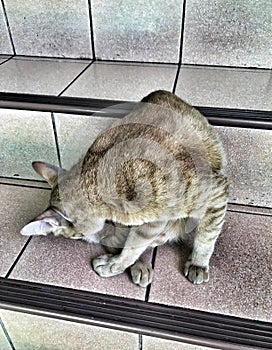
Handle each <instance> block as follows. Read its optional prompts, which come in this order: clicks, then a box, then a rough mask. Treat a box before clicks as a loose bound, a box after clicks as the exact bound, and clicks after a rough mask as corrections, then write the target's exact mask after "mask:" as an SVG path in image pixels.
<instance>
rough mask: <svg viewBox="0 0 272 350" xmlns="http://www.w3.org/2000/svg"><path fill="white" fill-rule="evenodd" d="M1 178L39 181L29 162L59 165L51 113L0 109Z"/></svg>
mask: <svg viewBox="0 0 272 350" xmlns="http://www.w3.org/2000/svg"><path fill="white" fill-rule="evenodd" d="M0 131H1V138H0V175H1V176H15V177H21V178H29V179H38V180H40V177H39V176H38V175H37V174H36V173H35V172H34V170H33V169H32V166H31V163H32V162H33V161H35V160H42V161H46V162H49V163H54V164H58V159H57V151H56V147H55V140H54V133H53V126H52V122H51V115H50V113H43V112H33V111H20V110H11V109H0Z"/></svg>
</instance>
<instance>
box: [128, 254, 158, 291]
mask: <svg viewBox="0 0 272 350" xmlns="http://www.w3.org/2000/svg"><path fill="white" fill-rule="evenodd" d="M130 272H131V277H132V281H133V282H134V283H135V284H138V285H139V286H140V287H143V288H145V287H147V286H148V285H149V284H150V283H151V282H152V278H153V274H154V272H153V269H152V267H151V265H150V264H148V263H146V262H144V261H141V260H137V261H136V262H135V264H134V265H132V266H131V267H130Z"/></svg>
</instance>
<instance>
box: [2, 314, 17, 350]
mask: <svg viewBox="0 0 272 350" xmlns="http://www.w3.org/2000/svg"><path fill="white" fill-rule="evenodd" d="M0 326H1V327H2V330H3V332H4V334H5V336H6V339H7V341H8V342H9V345H10V347H11V349H12V350H16V349H15V347H14V345H13V342H12V340H11V338H10V336H9V333H8V331H7V329H6V327H5V324H4V322H3V321H2V320H1V318H0Z"/></svg>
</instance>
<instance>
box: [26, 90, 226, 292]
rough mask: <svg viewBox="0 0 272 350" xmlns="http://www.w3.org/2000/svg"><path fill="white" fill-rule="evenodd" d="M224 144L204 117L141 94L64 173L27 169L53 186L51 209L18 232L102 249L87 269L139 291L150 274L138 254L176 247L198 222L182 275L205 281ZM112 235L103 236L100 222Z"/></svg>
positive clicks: (161, 96) (45, 167)
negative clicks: (127, 280) (128, 281)
mask: <svg viewBox="0 0 272 350" xmlns="http://www.w3.org/2000/svg"><path fill="white" fill-rule="evenodd" d="M225 163H226V161H225V155H224V151H223V148H222V144H221V142H220V140H219V139H218V136H217V134H216V133H215V131H214V129H213V128H212V126H211V125H210V124H209V123H208V121H207V120H206V118H205V117H204V116H202V114H201V113H200V112H199V111H197V110H196V109H195V108H193V107H192V106H190V105H189V104H187V103H186V102H184V101H183V100H181V99H180V98H179V97H177V96H176V95H174V94H172V93H171V92H168V91H164V90H159V91H155V92H152V93H150V94H149V95H148V96H146V97H144V98H143V99H142V101H141V103H139V104H138V105H137V106H136V107H135V108H134V109H133V110H132V111H131V112H130V113H129V114H127V115H126V116H125V117H123V118H121V119H118V120H116V121H115V122H114V123H113V124H112V126H111V127H110V128H108V129H107V130H105V131H104V132H102V133H101V134H100V135H99V136H98V137H97V138H96V140H95V141H94V142H93V143H92V145H91V146H90V148H89V149H88V151H87V153H86V154H85V155H84V156H83V157H82V158H81V159H80V160H79V161H78V162H77V163H76V164H75V165H74V166H73V167H72V168H71V169H70V170H68V171H67V170H64V169H61V168H58V167H56V166H53V165H50V164H47V163H44V162H34V163H33V168H34V170H35V171H36V172H37V173H38V174H39V175H40V176H42V177H43V178H44V179H45V180H46V181H47V182H48V183H49V184H50V186H51V187H52V192H51V199H50V205H49V207H48V209H46V210H45V212H43V213H42V214H41V215H39V216H38V217H36V218H35V219H34V220H33V221H32V222H30V223H29V224H27V225H26V226H25V227H24V228H23V229H22V230H21V234H23V235H48V234H49V233H53V234H54V235H56V236H58V235H62V236H64V237H67V238H72V239H83V240H85V241H87V242H91V243H100V244H102V245H104V246H105V247H106V248H107V250H108V252H109V254H105V255H102V256H99V257H97V258H95V259H94V260H93V261H92V266H93V268H94V270H95V272H96V273H98V274H99V275H100V276H102V277H109V276H114V275H117V274H120V273H122V272H124V271H125V270H126V269H127V268H130V271H131V275H132V280H133V282H134V283H136V284H138V285H139V286H141V287H146V286H147V285H148V284H149V283H151V281H152V277H153V269H152V267H151V266H150V264H148V263H146V262H144V260H143V259H142V258H141V255H142V254H143V252H144V251H145V250H146V249H147V248H148V247H156V246H158V245H161V244H164V243H166V242H167V241H178V240H180V239H182V237H183V236H184V234H185V233H186V232H188V231H190V230H191V229H192V228H193V227H191V224H190V223H191V222H192V221H191V219H194V220H196V222H197V224H196V232H195V238H194V243H193V249H192V253H191V255H190V256H189V258H188V261H187V262H186V264H185V268H184V274H185V276H187V278H188V279H189V281H191V282H192V283H195V284H200V283H202V282H207V281H208V280H209V261H210V258H211V255H212V253H213V251H214V245H215V242H216V239H217V237H218V235H219V234H220V232H221V229H222V226H223V223H224V218H225V213H226V208H227V198H228V180H227V177H226V176H225V175H224V167H225ZM108 222H112V223H114V224H115V231H114V232H113V233H111V234H105V232H104V230H103V227H104V225H105V223H108Z"/></svg>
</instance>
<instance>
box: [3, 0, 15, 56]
mask: <svg viewBox="0 0 272 350" xmlns="http://www.w3.org/2000/svg"><path fill="white" fill-rule="evenodd" d="M0 38H1V40H0V53H1V54H7V55H8V54H11V55H12V54H13V50H12V46H11V43H10V39H9V35H8V28H7V24H6V20H5V17H4V11H3V7H2V3H1V4H0Z"/></svg>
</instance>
